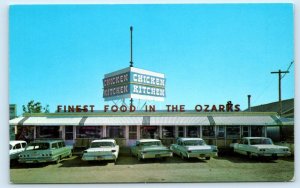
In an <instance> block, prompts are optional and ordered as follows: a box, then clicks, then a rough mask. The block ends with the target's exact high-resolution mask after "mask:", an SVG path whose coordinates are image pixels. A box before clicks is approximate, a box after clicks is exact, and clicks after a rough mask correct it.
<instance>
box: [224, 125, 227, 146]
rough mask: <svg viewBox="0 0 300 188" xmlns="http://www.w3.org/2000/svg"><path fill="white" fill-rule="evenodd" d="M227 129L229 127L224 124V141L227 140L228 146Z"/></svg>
mask: <svg viewBox="0 0 300 188" xmlns="http://www.w3.org/2000/svg"><path fill="white" fill-rule="evenodd" d="M226 129H227V126H226V125H224V142H225V147H227V142H226V141H227V131H226Z"/></svg>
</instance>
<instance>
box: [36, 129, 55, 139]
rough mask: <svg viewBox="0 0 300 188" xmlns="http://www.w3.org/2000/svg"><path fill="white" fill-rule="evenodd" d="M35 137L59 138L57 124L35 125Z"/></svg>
mask: <svg viewBox="0 0 300 188" xmlns="http://www.w3.org/2000/svg"><path fill="white" fill-rule="evenodd" d="M36 137H37V138H61V130H60V127H59V126H39V127H36Z"/></svg>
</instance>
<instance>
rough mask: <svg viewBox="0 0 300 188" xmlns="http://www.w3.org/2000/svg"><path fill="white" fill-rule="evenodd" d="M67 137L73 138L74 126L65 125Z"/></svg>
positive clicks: (67, 138) (68, 138)
mask: <svg viewBox="0 0 300 188" xmlns="http://www.w3.org/2000/svg"><path fill="white" fill-rule="evenodd" d="M65 139H66V140H73V126H66V127H65Z"/></svg>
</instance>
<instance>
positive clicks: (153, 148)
mask: <svg viewBox="0 0 300 188" xmlns="http://www.w3.org/2000/svg"><path fill="white" fill-rule="evenodd" d="M130 151H131V154H132V155H133V156H136V157H137V159H138V160H141V159H148V158H166V157H172V156H173V153H172V151H171V150H170V149H169V148H167V147H166V146H164V145H162V143H161V141H160V140H157V139H141V140H137V141H136V144H135V145H134V146H132V147H131V150H130Z"/></svg>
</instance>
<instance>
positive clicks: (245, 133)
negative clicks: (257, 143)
mask: <svg viewBox="0 0 300 188" xmlns="http://www.w3.org/2000/svg"><path fill="white" fill-rule="evenodd" d="M247 136H249V127H248V126H244V127H243V137H247Z"/></svg>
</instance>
